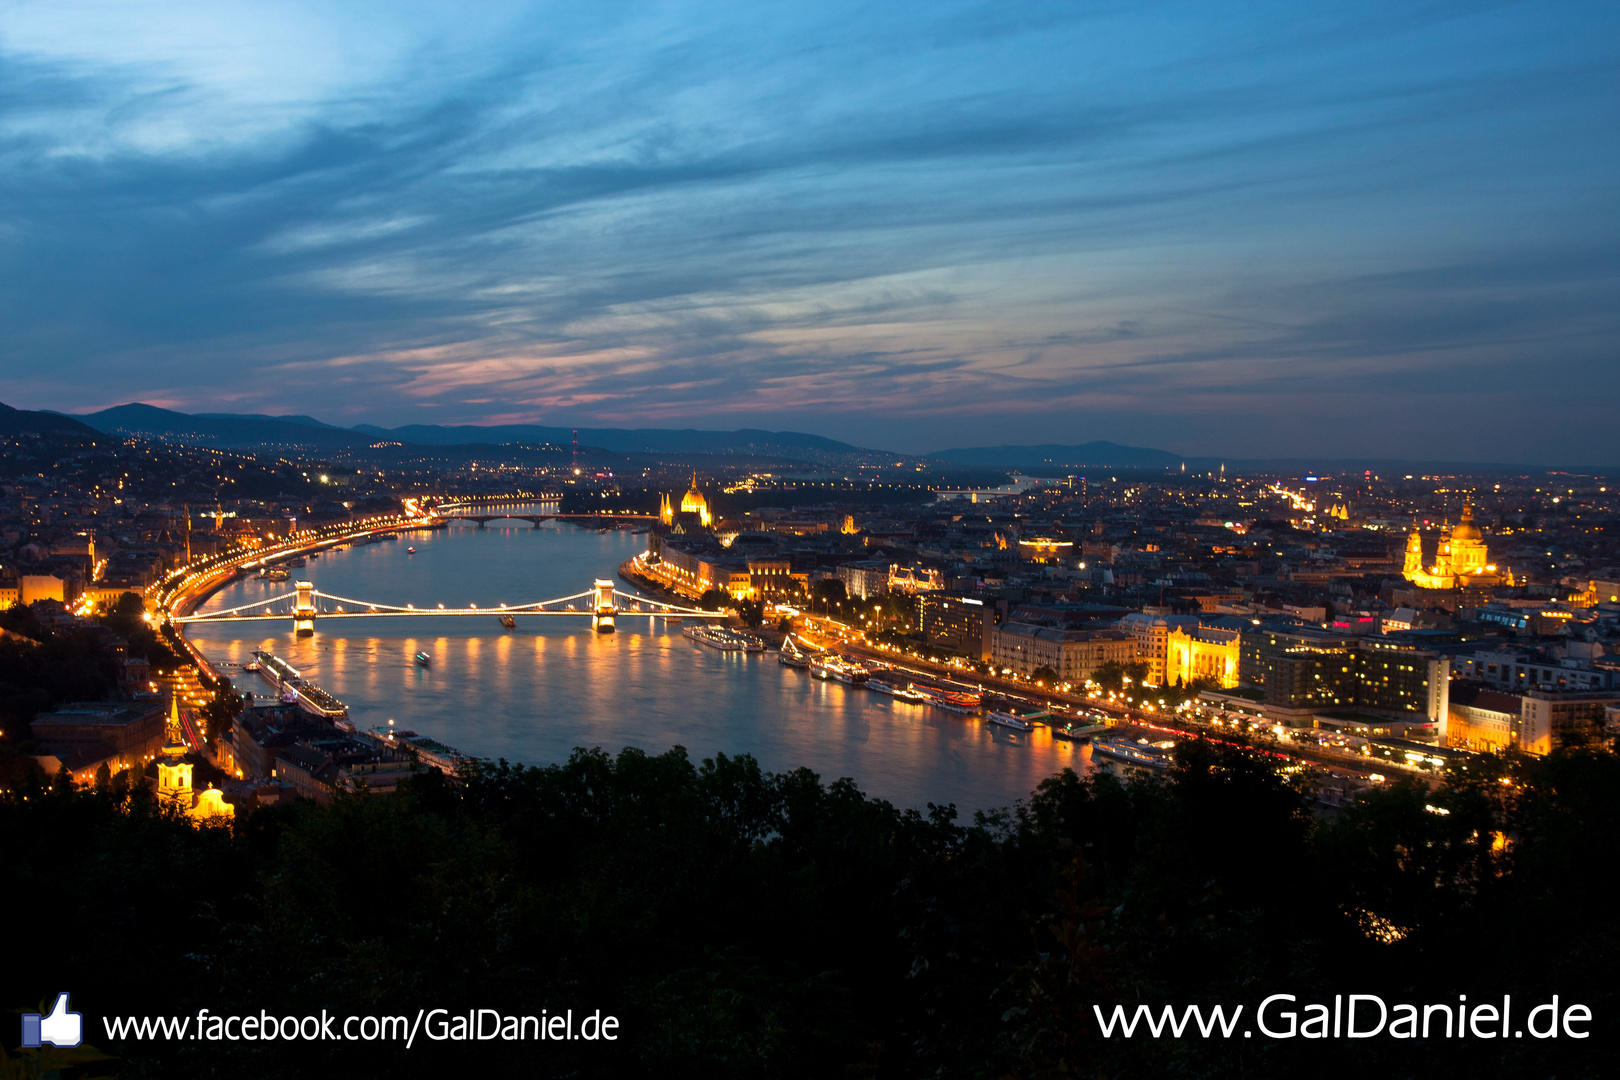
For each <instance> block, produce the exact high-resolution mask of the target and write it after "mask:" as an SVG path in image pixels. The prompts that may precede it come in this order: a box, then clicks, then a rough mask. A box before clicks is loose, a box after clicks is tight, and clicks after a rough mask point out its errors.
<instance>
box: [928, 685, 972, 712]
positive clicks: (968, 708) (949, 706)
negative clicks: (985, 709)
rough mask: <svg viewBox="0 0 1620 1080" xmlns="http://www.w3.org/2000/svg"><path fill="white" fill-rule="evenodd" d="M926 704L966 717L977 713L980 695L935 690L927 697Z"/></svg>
mask: <svg viewBox="0 0 1620 1080" xmlns="http://www.w3.org/2000/svg"><path fill="white" fill-rule="evenodd" d="M928 703H929V704H930V705H933V706H935V707H936V708H940V709H944V710H945V711H946V712H953V713H957V714H959V715H962V716H968V715H971V714H973V713H976V712H978V711H979V705H980V695H978V694H965V693H959V692H956V691H951V690H935V691H933V692H932V693H930V694H929V695H928Z"/></svg>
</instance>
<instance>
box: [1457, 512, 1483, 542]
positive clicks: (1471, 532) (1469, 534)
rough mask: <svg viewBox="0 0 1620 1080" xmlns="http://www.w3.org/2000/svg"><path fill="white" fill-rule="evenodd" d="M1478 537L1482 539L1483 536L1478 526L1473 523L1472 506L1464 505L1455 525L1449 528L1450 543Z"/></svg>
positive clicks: (1477, 538)
mask: <svg viewBox="0 0 1620 1080" xmlns="http://www.w3.org/2000/svg"><path fill="white" fill-rule="evenodd" d="M1480 539H1483V537H1482V536H1481V534H1480V531H1479V526H1477V525H1475V524H1474V508H1473V507H1472V506H1468V505H1464V506H1463V512H1462V517H1460V518H1458V519H1457V525H1456V527H1455V528H1454V529H1452V530H1451V540H1452V543H1456V542H1457V541H1458V540H1480Z"/></svg>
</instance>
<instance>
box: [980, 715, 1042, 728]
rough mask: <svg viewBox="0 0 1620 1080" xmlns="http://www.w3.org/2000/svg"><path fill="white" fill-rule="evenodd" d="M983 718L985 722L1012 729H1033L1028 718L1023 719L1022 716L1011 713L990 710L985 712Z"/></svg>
mask: <svg viewBox="0 0 1620 1080" xmlns="http://www.w3.org/2000/svg"><path fill="white" fill-rule="evenodd" d="M984 719H985V723H988V724H996V725H998V726H1000V727H1004V728H1012V729H1013V730H1014V731H1034V730H1035V725H1034V724H1032V723H1030V722H1029V721H1028V720H1025V719H1024V718H1023V717H1022V716H1018V715H1015V714H1013V713H1006V712H994V711H992V712H989V713H986V714H985V717H984Z"/></svg>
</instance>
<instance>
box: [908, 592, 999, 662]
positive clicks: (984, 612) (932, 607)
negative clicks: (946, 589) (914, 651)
mask: <svg viewBox="0 0 1620 1080" xmlns="http://www.w3.org/2000/svg"><path fill="white" fill-rule="evenodd" d="M917 604H918V607H919V609H920V611H919V617H920V621H921V623H922V635H923V640H924V641H926V642H927V643H928V644H929V645H930V646H931V647H933V648H937V649H943V650H945V651H947V652H953V653H960V654H961V655H963V656H967V657H971V658H972V659H974V660H988V659H990V651H991V635H992V634H994V633H995V629H996V623H997V621H999V619H1000V618H1001V617H1002V616H1004V615H1005V614H1006V605H1007V602H1006V601H1005V600H999V599H994V600H981V599H979V598H977V597H972V596H946V595H941V594H927V593H925V594H923V595H922V596H921V597H919V598H918V601H917Z"/></svg>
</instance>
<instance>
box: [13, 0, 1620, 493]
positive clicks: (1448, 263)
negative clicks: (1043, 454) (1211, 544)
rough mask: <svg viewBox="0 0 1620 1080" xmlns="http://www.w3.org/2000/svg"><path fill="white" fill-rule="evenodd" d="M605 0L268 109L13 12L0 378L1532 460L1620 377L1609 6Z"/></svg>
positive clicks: (285, 406)
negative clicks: (17, 22)
mask: <svg viewBox="0 0 1620 1080" xmlns="http://www.w3.org/2000/svg"><path fill="white" fill-rule="evenodd" d="M308 17H309V18H312V19H314V18H318V16H315V15H311V16H308ZM615 17H616V18H617V19H618V20H619V21H618V22H616V23H614V24H612V25H609V24H607V23H606V22H603V23H593V22H590V21H587V20H583V19H581V18H579V17H578V16H577V15H573V14H570V13H567V12H564V11H561V10H557V9H552V10H543V11H537V12H534V13H530V14H528V15H520V16H516V17H513V18H512V19H510V20H509V21H508V22H507V23H504V24H502V25H503V26H504V27H505V29H504V30H503V31H502V33H500V34H499V35H497V36H494V37H490V38H488V39H487V40H483V41H480V42H476V43H474V44H475V46H476V47H474V45H465V44H464V45H463V46H462V47H461V48H460V51H456V50H453V49H451V48H450V47H449V46H444V47H442V48H441V47H436V46H435V44H434V41H433V37H434V32H435V31H434V30H433V27H432V26H431V25H429V24H428V23H427V22H424V23H423V25H422V27H421V28H420V31H421V32H420V35H419V37H420V38H421V40H420V41H415V42H413V43H411V44H410V45H409V47H406V48H403V49H402V51H400V53H399V55H398V56H396V57H395V58H394V59H393V61H391V62H390V63H378V64H376V65H374V69H373V68H368V69H367V72H366V77H364V78H359V77H357V78H356V79H354V80H353V81H352V82H349V83H344V82H342V81H341V80H339V81H338V82H337V83H335V84H334V83H333V82H332V81H331V80H330V79H328V80H326V81H325V82H318V84H317V85H316V87H315V89H314V90H312V91H311V92H310V93H309V94H308V95H304V96H300V95H298V94H295V93H291V92H289V93H288V94H286V95H283V96H282V97H277V98H276V99H275V100H274V101H273V102H272V101H270V100H269V99H268V98H265V97H264V95H265V93H266V92H265V91H264V90H263V89H262V87H260V86H258V84H255V85H254V86H250V87H248V88H247V89H243V87H241V86H239V85H236V83H235V82H233V81H232V78H231V77H230V73H229V70H228V68H227V70H226V74H224V75H221V74H220V73H219V71H218V70H216V69H214V68H208V69H206V70H205V71H204V73H203V74H198V73H197V72H196V71H191V70H189V69H186V68H184V67H183V66H177V65H176V64H175V63H170V62H169V59H170V58H168V57H166V56H165V55H163V54H162V52H161V51H144V50H143V49H142V48H141V47H140V46H139V45H138V44H132V45H131V46H130V48H129V51H128V55H119V56H118V58H117V60H116V62H115V61H113V60H109V59H108V58H107V56H106V55H105V54H106V53H114V54H116V53H117V49H116V48H113V47H111V46H109V47H108V48H107V49H106V50H103V55H100V57H99V58H98V59H95V60H89V59H86V58H84V56H82V55H79V54H76V53H73V52H72V50H69V49H66V48H65V47H64V48H59V49H56V50H55V51H54V52H53V50H52V48H51V47H50V45H49V42H47V43H45V44H39V43H37V42H36V43H34V44H33V45H31V46H27V47H24V45H20V44H17V43H16V41H15V40H14V38H15V37H16V35H11V34H7V33H6V32H5V29H4V27H5V24H4V23H3V22H0V275H3V280H0V319H3V320H4V323H5V325H6V327H7V333H6V334H5V335H4V336H3V337H0V394H3V396H4V398H5V399H6V400H8V401H10V402H11V403H13V404H17V405H25V406H33V407H42V406H43V407H54V408H63V409H76V408H84V409H87V408H93V407H98V406H103V405H107V404H112V403H114V402H117V401H122V400H128V399H135V398H143V399H147V400H157V401H162V402H165V403H169V404H174V405H178V406H182V407H193V408H197V409H199V410H204V409H210V408H223V407H231V408H241V409H248V408H251V409H252V410H254V411H263V412H281V411H315V412H319V413H321V414H322V415H323V418H325V419H329V420H333V421H342V420H348V421H350V422H358V421H360V420H369V421H374V422H382V423H396V422H411V421H416V420H421V419H435V420H443V421H445V422H478V421H480V420H485V419H489V420H495V419H499V420H503V421H506V420H516V419H531V420H536V421H544V422H555V423H565V422H577V423H585V422H590V423H598V424H602V423H617V422H625V423H645V422H674V421H679V422H682V423H689V424H735V423H743V422H746V423H750V424H770V425H772V426H781V425H786V424H790V423H791V424H794V425H797V426H801V427H806V428H810V429H812V430H817V431H823V432H826V433H828V434H833V435H836V436H837V437H840V438H847V439H851V440H853V441H856V442H863V443H868V444H881V445H894V446H896V447H900V448H904V449H930V448H933V447H935V446H937V445H942V444H944V443H952V444H958V443H960V442H961V441H962V439H961V437H960V431H961V429H962V425H963V424H964V423H970V424H976V425H979V426H982V427H984V428H985V429H986V437H987V438H990V437H991V435H992V434H993V436H994V437H993V441H996V442H1007V441H1065V440H1068V439H1070V438H1078V434H1077V433H1079V432H1081V431H1082V430H1083V431H1088V432H1091V435H1090V436H1089V437H1098V438H1115V439H1119V440H1121V441H1136V442H1140V441H1143V440H1144V439H1147V438H1150V437H1151V439H1152V440H1154V441H1157V442H1158V443H1159V444H1161V445H1166V446H1169V447H1171V448H1173V449H1177V450H1181V451H1183V452H1188V453H1205V452H1223V451H1225V452H1230V453H1233V454H1234V455H1238V454H1250V453H1280V452H1288V450H1289V447H1288V446H1287V445H1284V444H1285V443H1287V442H1288V441H1289V440H1297V441H1298V442H1299V445H1298V446H1297V447H1296V449H1299V450H1300V451H1302V452H1303V451H1307V450H1310V449H1312V448H1315V447H1326V446H1327V445H1328V444H1330V443H1331V444H1332V445H1335V446H1339V447H1340V449H1341V450H1343V451H1344V452H1359V451H1361V450H1365V449H1370V448H1375V447H1379V448H1382V447H1388V448H1390V449H1391V452H1392V453H1396V452H1398V453H1399V454H1405V455H1425V454H1428V455H1434V454H1438V453H1440V452H1441V451H1442V450H1443V449H1446V450H1455V449H1456V448H1457V447H1458V446H1460V445H1461V446H1469V447H1476V448H1477V452H1480V453H1486V454H1487V456H1490V457H1493V458H1496V459H1501V458H1503V457H1508V458H1510V459H1511V458H1512V457H1513V454H1511V453H1508V452H1507V451H1504V450H1503V449H1502V446H1503V439H1502V438H1501V434H1500V433H1501V432H1502V431H1504V430H1512V429H1514V428H1515V427H1522V428H1523V429H1524V430H1526V431H1529V430H1545V425H1546V422H1547V421H1548V419H1549V418H1551V417H1555V416H1559V415H1563V414H1562V413H1561V410H1563V408H1564V406H1565V404H1566V401H1567V396H1568V395H1572V394H1573V395H1578V396H1580V397H1581V398H1583V399H1602V398H1608V399H1612V397H1613V395H1614V391H1615V390H1616V389H1620V387H1617V385H1616V383H1617V382H1620V375H1617V374H1616V371H1617V370H1620V365H1616V364H1615V363H1614V344H1615V341H1616V330H1617V326H1616V316H1615V314H1614V312H1615V311H1616V305H1615V304H1614V292H1615V290H1614V284H1615V277H1616V269H1617V267H1616V259H1615V257H1614V255H1613V252H1614V251H1615V250H1617V249H1616V247H1615V244H1614V241H1615V240H1616V239H1620V237H1617V236H1616V233H1617V231H1620V230H1617V228H1616V226H1617V224H1620V223H1617V222H1616V220H1615V213H1614V210H1613V207H1614V206H1615V205H1616V203H1615V198H1614V196H1615V195H1616V194H1617V192H1616V190H1615V189H1616V187H1617V184H1616V180H1617V176H1616V173H1617V170H1616V161H1615V158H1616V151H1615V149H1614V147H1615V144H1614V141H1613V139H1612V121H1611V120H1610V119H1609V117H1612V116H1613V115H1616V113H1615V111H1614V109H1613V106H1614V105H1616V104H1620V103H1617V102H1615V101H1614V98H1615V96H1616V91H1615V89H1614V80H1613V74H1614V71H1613V59H1612V57H1610V56H1608V55H1606V50H1605V49H1604V48H1603V46H1602V44H1601V42H1602V40H1604V35H1605V34H1609V33H1612V31H1613V30H1614V29H1615V27H1614V25H1613V23H1614V21H1615V17H1614V15H1613V13H1612V11H1610V10H1608V9H1605V8H1604V7H1602V6H1600V5H1596V4H1591V5H1585V4H1572V5H1566V6H1564V7H1561V8H1556V9H1554V8H1548V9H1541V8H1535V7H1531V6H1529V5H1502V6H1494V7H1482V6H1479V5H1473V4H1468V5H1458V4H1422V5H1393V4H1390V5H1374V6H1373V7H1367V6H1365V5H1351V6H1346V7H1345V8H1343V9H1319V10H1313V11H1312V12H1311V13H1310V14H1309V15H1308V16H1306V15H1299V14H1297V13H1296V11H1295V9H1293V8H1282V7H1279V8H1278V9H1277V10H1276V11H1275V12H1268V11H1265V10H1260V11H1256V12H1249V13H1246V14H1245V15H1243V16H1242V17H1238V16H1235V15H1234V14H1233V13H1231V12H1228V11H1217V10H1214V9H1212V8H1207V7H1199V6H1180V5H1174V6H1165V7H1154V6H1145V7H1143V6H1138V5H1114V6H1101V7H1088V8H1087V9H1085V10H1084V11H1079V10H1077V9H1075V7H1074V6H1072V5H1035V6H1025V5H1018V6H1007V5H989V4H961V5H954V6H946V7H943V8H942V7H938V6H932V5H931V6H915V7H913V6H909V5H890V6H885V7H884V8H882V9H880V10H871V9H858V8H852V9H839V8H832V9H828V10H826V11H825V12H823V13H819V14H817V15H815V16H813V17H812V16H810V15H806V14H804V13H802V12H800V13H790V12H780V11H774V12H765V11H752V12H749V13H748V14H747V15H743V14H742V13H740V12H739V13H730V14H725V13H717V12H713V11H710V10H708V9H699V8H676V9H656V10H655V9H647V10H646V11H645V12H640V13H634V14H632V13H621V14H619V15H618V16H615ZM407 28H408V20H407ZM83 32H84V33H86V34H91V35H93V34H94V33H95V27H93V26H88V27H85V28H84V31H83ZM24 36H26V35H24ZM407 37H409V35H408V34H407ZM1611 40H1612V38H1611ZM219 49H220V51H221V53H222V56H223V59H224V61H226V62H227V64H228V61H229V60H230V59H231V52H230V47H228V46H227V45H224V44H222V45H220V46H219ZM205 51H206V50H205ZM284 60H285V63H286V64H287V69H288V76H289V78H292V79H295V78H296V77H297V75H298V72H299V70H300V69H299V64H298V63H297V58H296V57H293V56H287V57H285V58H284ZM256 94H257V95H258V96H255V95H256ZM236 118H240V125H238V124H236V123H233V120H234V119H236ZM1606 136H1607V138H1605V137H1606ZM1437 401H1438V402H1442V404H1437ZM315 402H319V403H320V405H319V407H317V405H316V404H315ZM1324 416H1327V417H1332V418H1333V423H1331V424H1328V425H1324V424H1323V423H1321V418H1322V417H1324ZM1303 418H1310V419H1303ZM1612 428H1613V425H1612V424H1611V423H1607V422H1604V421H1603V420H1602V418H1601V417H1597V416H1587V415H1586V414H1585V413H1582V414H1581V415H1579V416H1575V417H1574V418H1573V419H1569V420H1567V421H1564V422H1561V423H1560V430H1561V432H1562V435H1561V438H1562V440H1563V442H1562V444H1561V447H1560V448H1557V453H1556V455H1555V456H1556V457H1557V459H1558V460H1561V461H1570V462H1583V463H1594V462H1605V461H1620V439H1617V437H1616V435H1615V434H1614V433H1613V431H1612ZM1358 439H1359V440H1361V441H1360V442H1359V443H1357V442H1356V440H1358ZM1532 445H1533V448H1534V452H1535V453H1537V454H1542V455H1545V454H1547V453H1549V452H1550V451H1549V450H1548V449H1547V444H1546V442H1545V441H1540V442H1533V440H1530V439H1528V438H1526V439H1524V440H1522V448H1523V453H1525V454H1528V453H1531V452H1532ZM1467 452H1468V453H1474V452H1476V451H1475V450H1469V451H1467Z"/></svg>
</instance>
